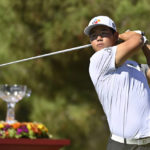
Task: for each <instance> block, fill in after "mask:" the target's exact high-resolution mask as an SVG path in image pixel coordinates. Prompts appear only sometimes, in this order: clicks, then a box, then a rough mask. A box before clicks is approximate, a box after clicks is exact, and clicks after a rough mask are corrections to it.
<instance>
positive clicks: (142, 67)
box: [139, 64, 149, 76]
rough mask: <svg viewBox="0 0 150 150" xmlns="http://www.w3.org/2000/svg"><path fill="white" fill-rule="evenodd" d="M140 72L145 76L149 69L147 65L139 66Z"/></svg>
mask: <svg viewBox="0 0 150 150" xmlns="http://www.w3.org/2000/svg"><path fill="white" fill-rule="evenodd" d="M139 66H140V69H141V71H142V72H143V73H144V74H145V76H146V74H147V71H148V69H149V66H148V65H147V64H139Z"/></svg>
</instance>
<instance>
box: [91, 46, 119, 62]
mask: <svg viewBox="0 0 150 150" xmlns="http://www.w3.org/2000/svg"><path fill="white" fill-rule="evenodd" d="M116 50H117V46H112V47H106V48H103V49H102V50H100V51H97V52H95V53H94V54H93V55H92V56H91V58H90V61H92V60H95V59H97V58H100V56H104V55H105V56H108V55H112V54H115V53H116Z"/></svg>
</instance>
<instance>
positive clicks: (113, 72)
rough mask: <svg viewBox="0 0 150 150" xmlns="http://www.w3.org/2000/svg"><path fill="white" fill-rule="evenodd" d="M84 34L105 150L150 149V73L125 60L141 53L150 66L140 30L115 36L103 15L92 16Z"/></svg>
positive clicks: (112, 25)
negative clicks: (104, 126) (106, 134)
mask: <svg viewBox="0 0 150 150" xmlns="http://www.w3.org/2000/svg"><path fill="white" fill-rule="evenodd" d="M84 33H85V34H86V35H87V36H89V38H90V42H91V45H92V47H93V49H94V51H95V53H94V54H93V56H92V57H91V58H90V65H89V73H90V77H91V80H92V82H93V84H94V87H95V89H96V92H97V95H98V98H99V100H100V102H101V104H102V107H103V110H104V112H105V114H106V117H107V121H108V125H109V128H110V132H111V138H110V140H109V143H108V146H107V149H108V150H133V149H134V150H139V149H140V150H145V148H147V149H146V150H150V89H149V85H148V81H149V80H150V70H149V68H148V67H145V66H144V65H139V64H138V63H137V62H135V61H129V60H127V59H128V58H130V57H131V56H133V55H134V54H135V53H137V51H139V50H143V52H144V55H145V57H146V59H147V63H148V64H150V63H149V61H150V45H148V44H147V39H146V37H145V36H143V35H142V34H139V33H142V32H140V31H128V32H125V33H122V34H118V32H117V29H116V25H115V23H114V21H113V20H112V19H110V18H109V17H107V16H97V17H94V18H93V19H92V20H91V21H90V22H89V25H88V26H87V27H86V28H85V30H84ZM118 38H119V39H121V40H123V42H122V43H120V44H117V41H118ZM143 66H144V67H143Z"/></svg>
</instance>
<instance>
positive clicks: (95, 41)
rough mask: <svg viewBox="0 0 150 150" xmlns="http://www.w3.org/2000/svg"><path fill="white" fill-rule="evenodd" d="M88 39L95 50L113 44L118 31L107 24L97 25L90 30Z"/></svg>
mask: <svg viewBox="0 0 150 150" xmlns="http://www.w3.org/2000/svg"><path fill="white" fill-rule="evenodd" d="M89 37H90V41H91V44H92V47H93V49H94V50H95V51H99V50H101V49H103V48H106V47H110V46H113V45H115V43H116V41H117V39H118V33H117V32H115V33H113V31H112V30H111V29H110V28H109V27H107V26H97V27H95V28H93V29H92V30H91V31H90V35H89Z"/></svg>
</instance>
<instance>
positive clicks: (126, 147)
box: [107, 139, 150, 150]
mask: <svg viewBox="0 0 150 150" xmlns="http://www.w3.org/2000/svg"><path fill="white" fill-rule="evenodd" d="M107 150H150V143H149V144H146V145H130V144H123V143H119V142H116V141H114V140H111V139H109V141H108V145H107Z"/></svg>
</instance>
